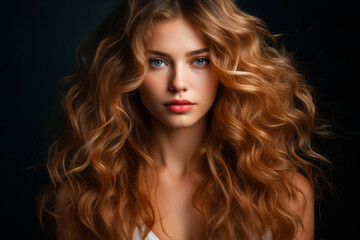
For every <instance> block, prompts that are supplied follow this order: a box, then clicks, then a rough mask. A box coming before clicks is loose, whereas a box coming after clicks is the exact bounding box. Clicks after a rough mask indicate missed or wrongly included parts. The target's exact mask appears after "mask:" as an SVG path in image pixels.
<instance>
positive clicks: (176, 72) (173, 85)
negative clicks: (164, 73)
mask: <svg viewBox="0 0 360 240" xmlns="http://www.w3.org/2000/svg"><path fill="white" fill-rule="evenodd" d="M187 75H188V74H187V68H186V65H185V64H184V63H178V64H176V65H175V64H174V67H173V69H172V73H171V76H170V79H169V91H171V92H186V91H187V90H188V88H189V86H188V79H187V78H188V76H187Z"/></svg>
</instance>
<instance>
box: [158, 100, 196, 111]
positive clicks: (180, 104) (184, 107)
mask: <svg viewBox="0 0 360 240" xmlns="http://www.w3.org/2000/svg"><path fill="white" fill-rule="evenodd" d="M194 105H195V103H193V102H190V101H188V100H183V99H182V100H179V99H173V100H170V101H169V102H167V103H165V104H164V106H165V107H166V108H167V109H168V110H169V111H171V112H174V113H185V112H188V111H190V110H191V109H192V108H193V106H194Z"/></svg>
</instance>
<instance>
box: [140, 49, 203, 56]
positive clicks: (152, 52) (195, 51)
mask: <svg viewBox="0 0 360 240" xmlns="http://www.w3.org/2000/svg"><path fill="white" fill-rule="evenodd" d="M147 52H148V53H151V54H154V55H159V56H164V57H170V55H169V54H167V53H164V52H160V51H156V50H147ZM205 52H209V49H208V48H202V49H198V50H194V51H191V52H187V53H185V56H186V57H189V56H193V55H197V54H200V53H205Z"/></svg>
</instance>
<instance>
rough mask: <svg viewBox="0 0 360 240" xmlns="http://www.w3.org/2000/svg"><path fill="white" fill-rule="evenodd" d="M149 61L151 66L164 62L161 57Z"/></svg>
mask: <svg viewBox="0 0 360 240" xmlns="http://www.w3.org/2000/svg"><path fill="white" fill-rule="evenodd" d="M149 63H150V65H151V66H152V67H163V66H164V65H165V62H164V61H163V60H161V59H150V60H149Z"/></svg>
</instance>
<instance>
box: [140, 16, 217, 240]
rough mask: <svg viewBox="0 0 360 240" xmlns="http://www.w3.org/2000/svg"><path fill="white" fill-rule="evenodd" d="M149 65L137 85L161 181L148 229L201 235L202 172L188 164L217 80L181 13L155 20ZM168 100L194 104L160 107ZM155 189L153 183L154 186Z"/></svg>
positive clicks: (160, 234) (159, 234)
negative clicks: (195, 200) (181, 108)
mask: <svg viewBox="0 0 360 240" xmlns="http://www.w3.org/2000/svg"><path fill="white" fill-rule="evenodd" d="M147 57H148V60H149V70H148V72H147V74H146V76H145V78H144V81H143V84H142V87H141V89H140V97H141V100H142V102H143V104H144V106H145V107H146V108H147V109H148V111H149V112H150V113H151V119H150V121H151V129H152V134H153V136H154V139H156V142H155V143H154V147H155V148H156V152H158V153H159V154H158V156H157V157H156V158H155V160H156V161H157V164H158V175H159V180H158V181H159V182H158V183H154V184H157V185H158V187H157V191H156V192H154V193H153V197H152V198H153V200H154V202H155V206H158V209H159V212H158V214H157V220H160V217H161V218H162V224H163V226H164V229H166V232H167V234H168V236H167V235H166V234H165V232H164V231H163V229H162V228H161V224H160V221H158V222H157V223H156V224H155V226H154V227H153V229H152V231H153V232H154V233H155V234H156V236H157V237H159V238H160V239H162V240H163V239H164V240H165V239H171V238H169V237H172V238H173V239H177V240H182V239H184V240H185V239H187V240H189V239H201V233H202V229H203V228H204V219H203V216H202V214H201V213H200V212H199V211H198V210H197V209H196V208H195V207H194V205H193V204H192V196H193V194H194V192H195V190H196V189H197V187H198V186H199V183H200V182H201V179H202V174H201V171H200V170H199V169H197V170H195V171H194V169H192V174H191V175H190V169H189V163H190V161H194V162H196V161H198V159H197V158H196V154H195V153H196V151H197V149H198V148H199V146H200V145H201V144H202V142H203V141H204V137H205V134H206V129H207V113H208V111H209V110H210V108H211V106H212V105H213V103H214V100H215V97H216V94H217V88H218V79H217V75H216V73H215V72H214V70H213V69H212V67H211V63H210V61H209V60H208V45H207V44H206V42H205V41H204V40H203V39H202V38H201V36H200V35H199V33H198V32H197V31H196V30H195V29H194V28H193V26H192V25H191V24H190V23H189V22H188V21H186V20H185V19H184V18H182V17H179V18H176V19H171V20H166V21H162V22H159V23H157V24H156V25H155V28H154V32H153V37H152V39H151V41H150V42H149V43H148V44H147ZM172 99H186V100H189V101H191V102H193V103H195V105H194V106H193V108H192V109H191V110H190V111H188V112H185V113H174V112H172V111H169V110H168V109H167V108H166V107H164V103H166V102H168V101H170V100H172ZM154 189H155V188H154Z"/></svg>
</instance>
